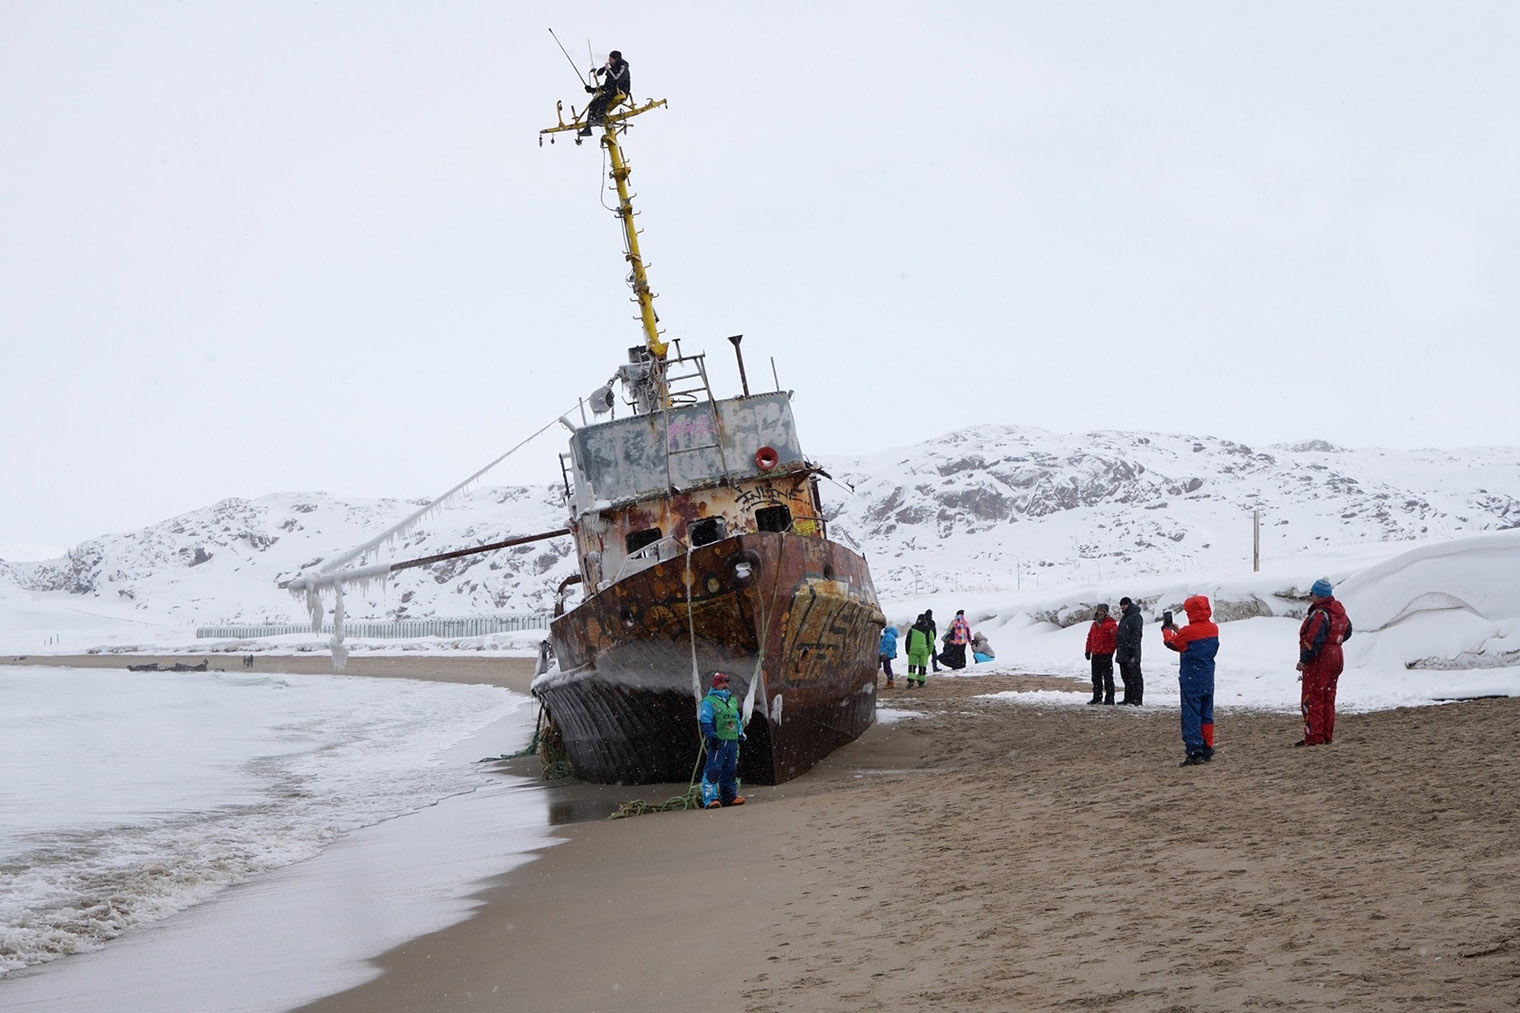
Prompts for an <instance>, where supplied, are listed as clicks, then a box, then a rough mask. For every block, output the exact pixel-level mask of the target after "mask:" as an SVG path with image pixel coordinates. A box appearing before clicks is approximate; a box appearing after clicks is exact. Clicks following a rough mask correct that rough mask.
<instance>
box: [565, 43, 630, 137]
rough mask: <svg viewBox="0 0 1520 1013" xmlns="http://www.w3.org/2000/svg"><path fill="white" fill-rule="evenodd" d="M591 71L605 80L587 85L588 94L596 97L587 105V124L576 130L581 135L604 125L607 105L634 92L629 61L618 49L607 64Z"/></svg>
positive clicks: (611, 54) (608, 59) (612, 53)
mask: <svg viewBox="0 0 1520 1013" xmlns="http://www.w3.org/2000/svg"><path fill="white" fill-rule="evenodd" d="M591 73H592V74H593V75H595V76H596V77H599V78H603V80H600V81H598V82H597V83H596V84H588V85H586V92H587V94H590V95H594V96H595V98H593V99H592V100H591V104H590V105H588V106H587V107H586V125H585V126H583V127H581V128H580V130H578V131H576V133H577V135H578V136H580V137H590V136H591V128H592V127H599V126H601V125H602V122H603V121H604V120H605V119H606V118H607V107H608V106H609V105H611V104H612V102H613V100H614V99H616V98H617V97H618V96H620V95H632V94H633V81H632V78H631V76H630V74H629V69H628V61H627V60H625V59H623V54H622V53H620V52H618V51H617V50H616V49H614V50H613V51H612V52H610V53H608V54H607V62H606V64H604V65H603V66H600V67H598V68H596V69H595V70H593V71H592V72H591ZM576 143H577V144H578V143H580V142H579V141H577V142H576Z"/></svg>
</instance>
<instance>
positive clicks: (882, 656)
mask: <svg viewBox="0 0 1520 1013" xmlns="http://www.w3.org/2000/svg"><path fill="white" fill-rule="evenodd" d="M895 657H897V627H896V626H893V625H892V624H891V623H888V624H887V628H886V629H884V630H882V631H881V645H880V646H879V647H878V648H877V652H876V658H877V660H878V661H880V662H881V670H882V672H883V674H885V675H886V677H887V688H888V689H891V688H892V659H893V658H895Z"/></svg>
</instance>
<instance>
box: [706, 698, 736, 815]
mask: <svg viewBox="0 0 1520 1013" xmlns="http://www.w3.org/2000/svg"><path fill="white" fill-rule="evenodd" d="M697 724H698V725H700V726H701V728H702V745H703V747H704V748H705V749H706V750H707V765H706V766H704V767H703V768H702V805H703V807H704V808H707V809H718V808H721V807H722V806H726V805H743V804H744V798H743V796H741V795H740V794H739V743H740V741H741V740H743V738H744V719H743V718H742V717H740V716H739V704H738V703H737V702H736V701H735V700H734V696H733V694H732V693H730V692H729V691H728V673H727V672H714V673H713V675H712V688H711V689H709V690H708V691H707V695H706V696H705V697H703V698H702V704H701V706H699V707H698V708H697Z"/></svg>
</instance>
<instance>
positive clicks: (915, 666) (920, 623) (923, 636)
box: [908, 612, 934, 686]
mask: <svg viewBox="0 0 1520 1013" xmlns="http://www.w3.org/2000/svg"><path fill="white" fill-rule="evenodd" d="M933 654H934V627H933V626H932V625H931V624H930V622H929V618H928V613H927V612H926V613H924V614H923V615H921V616H919V617H918V618H917V619H915V620H914V621H913V625H912V626H910V627H908V685H909V686H912V685H915V684H916V685H919V686H922V685H923V684H924V679H925V677H926V675H927V673H928V667H929V658H930V656H931V655H933Z"/></svg>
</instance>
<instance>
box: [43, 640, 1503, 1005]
mask: <svg viewBox="0 0 1520 1013" xmlns="http://www.w3.org/2000/svg"><path fill="white" fill-rule="evenodd" d="M48 660H50V661H53V660H55V659H48ZM56 660H57V661H64V660H65V659H56ZM115 660H116V662H117V663H118V664H124V662H123V661H122V660H121V659H119V658H118V659H115ZM234 660H235V659H234ZM261 660H263V659H261ZM301 660H302V661H305V660H307V659H301ZM310 660H312V661H313V662H316V663H320V661H321V659H310ZM133 661H134V663H136V662H137V661H138V659H133ZM355 662H356V663H358V664H357V665H355V666H354V668H352V669H351V670H352V671H354V672H355V674H365V675H372V674H395V675H410V676H412V677H422V678H449V679H468V680H472V681H473V680H480V681H498V680H502V681H501V684H503V685H507V684H511V683H516V684H517V685H514V686H513V688H520V685H521V682H522V680H523V678H524V677H525V675H526V670H525V666H524V665H522V664H517V663H511V664H507V663H503V661H502V660H501V659H436V658H419V659H415V660H414V659H409V658H385V659H380V658H371V659H363V658H360V659H355ZM69 663H74V661H69ZM361 666H362V667H361ZM287 667H288V666H287ZM365 667H372V668H374V671H364V670H363V668H365ZM506 680H510V683H509V682H508V681H506ZM1053 688H1060V689H1071V690H1073V691H1076V692H1080V693H1083V694H1084V695H1085V689H1086V687H1085V686H1084V685H1083V683H1081V682H1076V681H1066V680H1059V679H1052V678H1032V677H1014V676H982V677H961V678H955V679H939V680H935V679H933V678H932V677H931V681H930V683H929V685H928V687H927V688H926V689H924V690H916V691H905V690H903V689H896V690H892V691H887V690H885V689H884V690H882V693H883V694H884V697H885V702H884V705H885V706H888V707H890V708H892V709H893V710H902V711H909V712H913V714H914V715H915V716H913V717H910V718H905V719H902V720H897V721H893V722H890V723H883V724H881V725H878V726H877V727H876V728H873V729H872V730H871V731H870V732H869V733H868V734H867V735H866V736H865V737H863V738H862V739H861V740H860V741H859V742H857V743H855V744H854V745H852V746H850V747H847V748H845V749H843V750H840V751H838V752H836V753H835V754H834V755H833V756H831V757H830V758H829V759H828V760H826V761H825V762H824V763H823V764H821V765H820V766H819V767H818V768H816V769H815V770H814V771H812V772H810V773H809V774H808V775H806V776H805V777H803V778H800V779H798V780H796V781H793V782H790V783H788V784H785V785H781V786H777V787H772V788H766V787H755V788H749V789H747V790H746V792H745V794H746V795H747V796H748V799H749V804H747V805H745V806H743V807H740V808H734V809H726V810H722V811H717V812H677V813H659V814H653V815H645V816H639V817H636V818H632V819H624V820H615V821H607V820H605V819H604V818H603V817H605V815H606V814H607V813H608V812H610V811H611V810H612V809H613V808H615V807H616V806H617V805H618V804H619V803H621V802H623V801H627V800H629V799H634V798H643V799H649V800H662V799H664V798H666V797H669V796H671V795H676V794H679V793H680V792H681V791H682V790H684V788H685V786H684V785H648V786H642V787H622V786H599V785H583V784H579V783H573V782H560V783H557V784H552V785H548V786H546V788H545V789H544V790H545V791H546V792H548V793H549V795H550V798H551V805H550V811H551V813H553V814H554V818H555V821H556V822H557V823H560V824H562V825H560V826H557V827H556V828H555V832H556V834H557V835H558V836H560V837H562V838H566V840H565V842H564V843H562V844H558V845H555V846H552V847H549V848H546V849H544V850H543V851H542V852H541V853H540V854H539V855H538V857H536V858H535V860H533V861H532V862H530V863H528V864H527V865H526V866H523V867H521V868H519V869H517V870H514V871H512V872H510V873H508V874H506V875H504V876H501V877H499V878H498V879H497V880H496V881H494V882H492V883H491V884H489V885H488V886H487V888H485V889H484V890H483V891H481V892H480V894H479V895H478V899H479V900H480V901H481V906H480V907H479V908H478V909H477V910H476V912H475V914H474V916H473V917H471V918H470V919H469V920H468V921H465V922H462V923H459V924H456V925H454V926H452V927H450V928H447V929H444V930H442V931H440V932H437V933H434V934H432V935H428V936H424V937H422V938H419V939H415V940H412V941H410V942H408V943H406V944H404V945H402V946H399V947H397V948H395V949H394V950H392V951H390V952H388V953H386V954H383V955H380V956H378V958H377V960H376V964H377V966H378V967H379V968H380V969H381V971H382V973H381V975H380V977H379V978H377V979H375V980H374V981H372V982H370V983H368V984H366V985H363V986H361V987H359V988H355V989H352V990H350V991H348V992H344V993H341V994H338V995H334V996H330V997H328V998H326V999H323V1000H321V1001H319V1002H316V1003H313V1004H311V1005H310V1006H308V1007H306V1008H307V1009H311V1010H320V1011H340V1010H341V1011H348V1010H354V1011H357V1010H365V1011H377V1010H378V1011H392V1010H396V1011H399V1010H501V1009H519V1008H520V1009H552V1010H655V1009H661V1010H665V1009H696V1008H706V1009H731V1010H749V1011H769V1010H790V1009H803V1008H805V1009H822V1010H854V1009H880V1010H905V1009H908V1010H911V1009H995V1010H1025V1009H1070V1008H1114V1009H1136V1010H1172V1011H1183V1010H1198V1011H1205V1010H1255V1009H1263V1008H1269V1009H1270V1008H1279V1009H1340V1010H1345V1009H1356V1010H1389V1009H1408V1010H1433V1009H1462V1010H1513V1009H1516V1008H1520V851H1517V849H1520V825H1517V820H1516V808H1517V805H1516V797H1517V792H1516V790H1515V787H1514V786H1515V784H1516V783H1517V776H1520V752H1517V750H1516V742H1515V740H1516V729H1517V727H1520V700H1515V699H1487V700H1475V701H1471V702H1465V703H1457V704H1448V705H1445V706H1439V707H1422V708H1410V709H1401V710H1392V711H1381V712H1375V713H1370V714H1360V715H1359V714H1346V715H1342V716H1341V718H1340V720H1339V722H1338V726H1337V739H1336V742H1335V743H1334V744H1333V745H1331V746H1328V747H1319V748H1312V749H1294V748H1291V747H1290V743H1291V742H1292V741H1294V740H1295V739H1296V738H1297V737H1298V727H1297V722H1296V719H1295V717H1294V716H1293V715H1287V714H1276V713H1261V712H1250V711H1232V710H1229V709H1227V708H1221V709H1220V711H1219V712H1218V715H1217V724H1218V749H1219V752H1218V756H1217V757H1216V758H1215V760H1214V762H1213V763H1211V764H1209V765H1207V766H1203V767H1196V768H1185V769H1179V768H1178V766H1177V763H1178V760H1179V759H1180V758H1181V747H1180V743H1179V739H1178V732H1177V715H1176V712H1175V710H1174V709H1172V708H1160V707H1157V708H1150V707H1146V708H1141V709H1134V708H1119V707H1082V706H1075V707H1074V706H1070V705H1066V704H1059V705H1051V704H1045V705H1041V704H1035V703H1018V704H1013V703H1009V702H1006V701H1002V700H989V699H978V697H979V696H981V695H983V694H988V693H995V692H1005V691H1020V692H1030V691H1035V690H1050V689H1053ZM1029 699H1031V700H1033V699H1034V698H1032V697H1031V698H1029ZM533 764H534V761H532V760H518V761H512V763H511V764H506V765H504V767H510V769H511V771H512V772H514V773H530V774H531V773H532V772H533V770H534V766H533Z"/></svg>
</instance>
